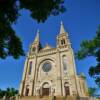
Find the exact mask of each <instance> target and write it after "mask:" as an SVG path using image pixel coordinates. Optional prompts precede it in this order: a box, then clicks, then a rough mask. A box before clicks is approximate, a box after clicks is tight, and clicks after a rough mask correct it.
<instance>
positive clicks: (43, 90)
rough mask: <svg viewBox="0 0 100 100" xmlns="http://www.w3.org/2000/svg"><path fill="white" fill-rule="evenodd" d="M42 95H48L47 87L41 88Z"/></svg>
mask: <svg viewBox="0 0 100 100" xmlns="http://www.w3.org/2000/svg"><path fill="white" fill-rule="evenodd" d="M42 96H49V88H42Z"/></svg>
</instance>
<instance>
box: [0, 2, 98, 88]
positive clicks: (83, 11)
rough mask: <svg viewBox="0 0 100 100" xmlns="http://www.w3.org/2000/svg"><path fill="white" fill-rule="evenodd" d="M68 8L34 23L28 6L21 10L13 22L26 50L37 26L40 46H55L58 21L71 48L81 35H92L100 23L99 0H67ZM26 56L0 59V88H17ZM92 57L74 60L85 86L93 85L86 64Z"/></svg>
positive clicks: (81, 38)
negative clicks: (84, 79) (42, 21)
mask: <svg viewBox="0 0 100 100" xmlns="http://www.w3.org/2000/svg"><path fill="white" fill-rule="evenodd" d="M65 6H66V8H67V12H65V13H64V14H61V15H59V16H56V17H54V16H50V17H49V18H48V19H47V21H46V22H45V23H40V24H39V23H37V22H36V21H35V20H33V19H32V18H31V17H30V16H29V14H30V13H29V12H28V11H27V10H22V11H21V16H20V17H19V18H18V20H17V23H16V24H15V25H13V28H14V30H15V31H16V33H17V35H18V36H19V37H20V38H21V40H22V42H23V48H24V50H25V53H27V52H28V50H29V45H30V44H31V43H32V42H33V41H34V38H35V36H36V31H37V29H39V30H40V41H41V43H42V45H43V46H45V44H46V43H49V44H50V45H51V46H53V47H55V46H56V36H57V35H58V33H59V28H60V22H61V21H63V23H64V27H65V30H66V31H67V32H68V33H69V38H70V41H71V43H72V48H73V49H74V52H76V51H77V50H78V49H79V47H80V43H81V41H82V40H84V39H92V38H93V37H94V36H95V35H96V30H97V29H98V26H99V25H100V0H66V2H65ZM25 58H26V57H21V58H20V59H18V60H14V59H13V58H12V57H8V58H7V59H6V60H2V59H0V88H2V89H5V88H7V87H15V88H17V89H18V88H19V84H20V81H21V77H22V72H23V67H24V61H25ZM95 64H96V61H95V58H93V57H91V58H87V59H84V60H82V61H78V60H76V68H77V73H81V72H84V73H85V75H86V77H87V84H88V86H92V87H93V86H96V84H95V83H94V81H93V79H92V78H90V77H89V75H88V69H89V66H91V65H95Z"/></svg>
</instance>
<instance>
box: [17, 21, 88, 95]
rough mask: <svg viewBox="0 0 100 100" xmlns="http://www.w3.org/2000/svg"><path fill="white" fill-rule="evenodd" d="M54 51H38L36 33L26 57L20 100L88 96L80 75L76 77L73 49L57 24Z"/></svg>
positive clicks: (38, 38) (47, 48)
mask: <svg viewBox="0 0 100 100" xmlns="http://www.w3.org/2000/svg"><path fill="white" fill-rule="evenodd" d="M56 41H57V42H56V47H55V48H52V47H51V46H50V45H49V44H47V45H46V46H45V47H44V48H42V46H41V43H40V36H39V31H37V35H36V37H35V40H34V42H33V43H32V44H31V45H30V48H29V52H28V54H27V57H26V61H25V65H24V71H23V75H22V80H21V83H20V88H19V94H20V95H21V96H38V95H41V96H52V95H54V96H67V95H70V96H77V95H78V96H80V97H86V96H87V95H88V88H87V84H86V78H85V76H84V74H80V75H77V72H76V65H75V59H74V53H73V49H72V47H71V43H70V40H69V37H68V32H66V31H65V29H64V25H63V23H62V22H61V25H60V31H59V34H58V36H57V38H56Z"/></svg>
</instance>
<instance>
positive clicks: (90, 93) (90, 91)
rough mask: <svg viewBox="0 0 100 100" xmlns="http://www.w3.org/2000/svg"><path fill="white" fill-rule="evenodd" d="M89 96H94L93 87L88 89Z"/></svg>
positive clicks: (94, 90)
mask: <svg viewBox="0 0 100 100" xmlns="http://www.w3.org/2000/svg"><path fill="white" fill-rule="evenodd" d="M88 91H89V96H94V94H95V92H96V88H93V87H89V90H88Z"/></svg>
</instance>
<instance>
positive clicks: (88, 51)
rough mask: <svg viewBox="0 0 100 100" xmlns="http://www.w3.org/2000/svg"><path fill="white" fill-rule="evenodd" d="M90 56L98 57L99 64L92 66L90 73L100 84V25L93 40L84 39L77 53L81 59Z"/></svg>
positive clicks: (99, 84)
mask: <svg viewBox="0 0 100 100" xmlns="http://www.w3.org/2000/svg"><path fill="white" fill-rule="evenodd" d="M90 56H93V57H95V58H96V61H97V65H96V66H91V67H90V69H89V75H90V76H91V77H92V78H94V79H95V82H96V84H97V85H98V86H100V27H99V29H98V31H97V32H96V36H95V37H94V38H93V39H92V40H85V41H82V43H81V45H80V50H79V51H78V52H77V53H76V57H77V58H78V59H80V60H81V59H84V58H86V57H90Z"/></svg>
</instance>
